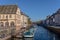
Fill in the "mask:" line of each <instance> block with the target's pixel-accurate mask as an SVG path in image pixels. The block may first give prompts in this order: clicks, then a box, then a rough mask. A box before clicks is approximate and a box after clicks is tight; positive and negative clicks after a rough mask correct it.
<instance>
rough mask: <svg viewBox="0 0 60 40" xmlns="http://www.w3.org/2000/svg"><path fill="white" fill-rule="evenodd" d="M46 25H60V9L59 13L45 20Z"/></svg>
mask: <svg viewBox="0 0 60 40" xmlns="http://www.w3.org/2000/svg"><path fill="white" fill-rule="evenodd" d="M45 22H46V24H48V25H53V26H54V25H55V26H56V25H57V26H59V25H60V9H58V11H57V12H55V13H53V14H52V15H51V16H47V18H46V20H45Z"/></svg>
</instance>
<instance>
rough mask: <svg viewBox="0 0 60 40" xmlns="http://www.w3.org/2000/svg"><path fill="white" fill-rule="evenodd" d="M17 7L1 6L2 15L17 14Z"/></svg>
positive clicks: (0, 12)
mask: <svg viewBox="0 0 60 40" xmlns="http://www.w3.org/2000/svg"><path fill="white" fill-rule="evenodd" d="M16 10H17V5H0V14H15V13H16Z"/></svg>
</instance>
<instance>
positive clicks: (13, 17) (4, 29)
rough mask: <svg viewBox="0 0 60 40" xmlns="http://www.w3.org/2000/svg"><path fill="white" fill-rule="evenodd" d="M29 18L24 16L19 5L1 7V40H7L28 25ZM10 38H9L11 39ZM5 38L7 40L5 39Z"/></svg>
mask: <svg viewBox="0 0 60 40" xmlns="http://www.w3.org/2000/svg"><path fill="white" fill-rule="evenodd" d="M28 18H29V17H28V16H26V15H25V14H23V13H22V12H21V10H20V9H19V7H17V5H1V6H0V40H1V39H3V40H5V39H7V38H8V36H9V35H10V36H11V35H14V34H15V33H16V32H19V31H21V30H20V29H21V28H22V27H24V26H23V25H25V26H27V25H28ZM10 36H9V37H10ZM4 38H5V39H4Z"/></svg>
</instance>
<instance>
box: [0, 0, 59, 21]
mask: <svg viewBox="0 0 60 40" xmlns="http://www.w3.org/2000/svg"><path fill="white" fill-rule="evenodd" d="M10 4H16V5H17V6H18V7H19V8H20V9H21V11H23V12H24V13H25V14H27V15H28V16H29V17H30V18H31V20H32V21H37V20H44V19H45V18H46V16H48V15H52V14H53V13H55V12H56V11H57V10H58V9H59V8H60V0H0V5H10Z"/></svg>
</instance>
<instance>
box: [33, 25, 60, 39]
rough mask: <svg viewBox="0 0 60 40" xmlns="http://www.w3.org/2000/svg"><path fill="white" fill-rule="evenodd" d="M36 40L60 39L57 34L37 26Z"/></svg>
mask: <svg viewBox="0 0 60 40" xmlns="http://www.w3.org/2000/svg"><path fill="white" fill-rule="evenodd" d="M34 40H60V37H59V38H58V36H57V35H56V34H54V33H52V32H50V31H49V30H47V29H45V28H43V27H41V26H37V29H36V30H35V32H34Z"/></svg>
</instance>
